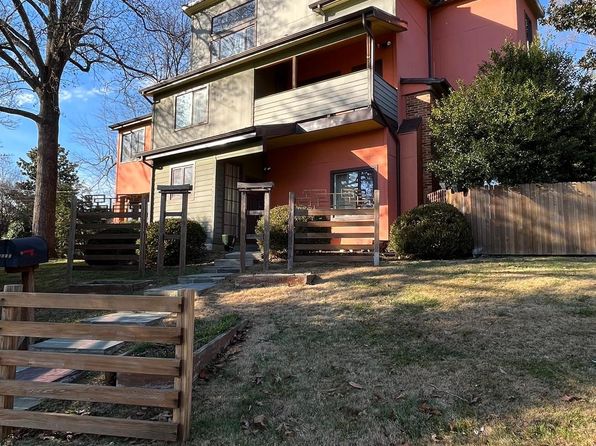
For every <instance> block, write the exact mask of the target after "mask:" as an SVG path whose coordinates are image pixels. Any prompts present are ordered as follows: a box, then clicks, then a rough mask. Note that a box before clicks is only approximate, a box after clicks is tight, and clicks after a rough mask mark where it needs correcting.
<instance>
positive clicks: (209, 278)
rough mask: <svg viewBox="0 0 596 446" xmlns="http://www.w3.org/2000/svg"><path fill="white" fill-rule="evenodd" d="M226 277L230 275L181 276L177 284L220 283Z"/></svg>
mask: <svg viewBox="0 0 596 446" xmlns="http://www.w3.org/2000/svg"><path fill="white" fill-rule="evenodd" d="M228 276H231V274H230V273H221V274H208V273H203V274H190V275H188V276H181V277H178V283H212V282H221V281H222V280H224V279H226V278H227V277H228Z"/></svg>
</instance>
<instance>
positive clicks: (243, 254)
mask: <svg viewBox="0 0 596 446" xmlns="http://www.w3.org/2000/svg"><path fill="white" fill-rule="evenodd" d="M245 271H246V192H245V191H241V192H240V272H242V273H243V272H245Z"/></svg>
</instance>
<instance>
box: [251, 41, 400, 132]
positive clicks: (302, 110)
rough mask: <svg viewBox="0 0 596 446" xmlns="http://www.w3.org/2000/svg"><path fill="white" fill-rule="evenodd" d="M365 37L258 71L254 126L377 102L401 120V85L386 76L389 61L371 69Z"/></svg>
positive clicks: (384, 113)
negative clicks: (399, 94) (399, 86)
mask: <svg viewBox="0 0 596 446" xmlns="http://www.w3.org/2000/svg"><path fill="white" fill-rule="evenodd" d="M366 44H367V42H366V39H365V38H362V37H359V38H356V39H350V40H348V41H345V42H342V43H341V44H336V45H332V46H329V47H327V48H324V49H321V50H317V51H313V52H311V53H307V54H303V55H300V56H298V57H294V58H292V59H287V60H285V61H282V62H280V63H277V64H274V65H270V66H267V67H264V68H261V69H257V70H255V106H254V125H267V124H290V123H295V122H301V121H306V120H312V119H317V118H322V117H326V116H330V115H335V114H338V113H343V112H349V111H352V110H356V109H362V108H367V107H371V106H372V105H373V104H374V105H375V112H376V113H377V114H380V115H381V116H382V118H383V119H384V120H385V121H387V122H389V121H392V122H394V123H397V111H398V93H397V89H396V88H395V87H393V86H392V85H391V84H389V83H388V82H387V81H385V80H384V79H383V77H382V72H383V60H382V59H381V58H379V59H377V60H376V62H375V67H374V70H373V69H372V68H367V63H366V60H367V51H366Z"/></svg>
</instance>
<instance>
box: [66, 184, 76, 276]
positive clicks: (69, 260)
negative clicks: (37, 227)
mask: <svg viewBox="0 0 596 446" xmlns="http://www.w3.org/2000/svg"><path fill="white" fill-rule="evenodd" d="M76 238H77V195H76V193H73V194H72V198H71V201H70V230H69V233H68V254H67V256H66V281H67V283H68V284H69V285H70V284H71V283H72V271H73V269H74V255H75V243H76Z"/></svg>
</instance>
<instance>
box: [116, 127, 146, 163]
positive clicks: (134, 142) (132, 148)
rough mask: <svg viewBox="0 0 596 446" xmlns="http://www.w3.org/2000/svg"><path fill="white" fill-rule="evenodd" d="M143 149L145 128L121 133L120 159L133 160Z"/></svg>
mask: <svg viewBox="0 0 596 446" xmlns="http://www.w3.org/2000/svg"><path fill="white" fill-rule="evenodd" d="M144 150H145V129H144V128H142V129H137V130H133V131H131V132H127V133H124V134H122V142H121V146H120V161H121V162H123V163H125V162H127V161H133V160H135V159H136V158H138V156H139V155H140V154H141V153H143V151H144Z"/></svg>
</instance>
